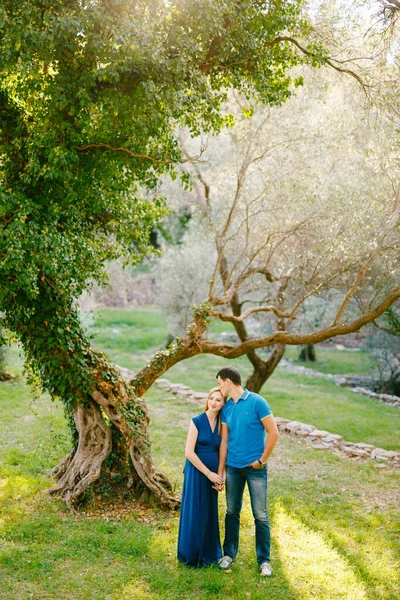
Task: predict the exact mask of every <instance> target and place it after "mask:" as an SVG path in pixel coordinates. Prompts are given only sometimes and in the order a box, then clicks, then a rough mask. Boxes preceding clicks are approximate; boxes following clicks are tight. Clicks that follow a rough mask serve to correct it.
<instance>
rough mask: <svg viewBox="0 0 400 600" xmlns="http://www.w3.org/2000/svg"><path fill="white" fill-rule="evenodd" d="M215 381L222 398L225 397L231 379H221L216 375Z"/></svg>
mask: <svg viewBox="0 0 400 600" xmlns="http://www.w3.org/2000/svg"><path fill="white" fill-rule="evenodd" d="M217 381H218V386H219V389H220V390H221V394H222V395H223V396H224V398H226V397H227V396H229V390H230V384H231V380H230V379H221V377H220V376H219V375H218V377H217Z"/></svg>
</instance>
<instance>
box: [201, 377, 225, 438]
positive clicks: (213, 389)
mask: <svg viewBox="0 0 400 600" xmlns="http://www.w3.org/2000/svg"><path fill="white" fill-rule="evenodd" d="M214 392H218V393H219V394H221V396H222V392H221V390H220V389H219V387H213V388H211V390H210V391H209V392H208V396H207V400H206V406H205V409H204V411H206V410H208V401H209V399H210V396H211V394H213V393H214ZM222 398H223V400H224V404H225V398H224V397H223V396H222ZM221 410H222V407H221ZM221 410H220V411H218V414H217V424H218V435H221Z"/></svg>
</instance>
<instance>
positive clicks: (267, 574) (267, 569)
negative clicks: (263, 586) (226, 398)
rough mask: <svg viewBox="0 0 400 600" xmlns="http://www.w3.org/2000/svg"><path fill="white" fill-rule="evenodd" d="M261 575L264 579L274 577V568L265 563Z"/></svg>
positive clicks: (261, 568) (261, 567)
mask: <svg viewBox="0 0 400 600" xmlns="http://www.w3.org/2000/svg"><path fill="white" fill-rule="evenodd" d="M260 574H261V575H262V576H263V577H271V575H272V567H271V565H270V564H269V562H265V563H263V564H262V565H261V566H260Z"/></svg>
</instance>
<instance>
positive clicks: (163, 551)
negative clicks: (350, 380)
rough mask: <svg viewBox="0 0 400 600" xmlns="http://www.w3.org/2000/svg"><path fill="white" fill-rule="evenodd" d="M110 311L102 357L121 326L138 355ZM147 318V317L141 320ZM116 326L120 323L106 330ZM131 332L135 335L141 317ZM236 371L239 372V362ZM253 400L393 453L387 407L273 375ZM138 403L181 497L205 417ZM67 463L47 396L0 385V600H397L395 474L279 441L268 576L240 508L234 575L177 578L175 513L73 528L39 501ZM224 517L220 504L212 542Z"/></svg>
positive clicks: (169, 405) (206, 364)
mask: <svg viewBox="0 0 400 600" xmlns="http://www.w3.org/2000/svg"><path fill="white" fill-rule="evenodd" d="M107 312H108V311H107ZM115 312H118V313H120V314H119V316H118V315H115V314H114V315H112V314H108V316H107V318H108V319H109V321H108V325H105V322H104V321H103V320H102V321H100V322H99V323H98V325H99V326H101V327H102V328H103V327H104V336H105V337H104V338H103V341H104V344H105V345H104V346H103V349H107V348H108V346H107V344H108V341H107V339H108V338H107V328H108V327H112V328H114V327H117V326H119V327H121V328H122V327H123V326H124V324H126V318H127V319H131V320H130V321H129V323H130V324H129V327H130V328H131V332H130V333H131V335H132V338H133V343H136V342H135V335H136V334H135V331H136V328H135V327H134V321H133V322H132V319H136V317H137V315H136V317H132V315H130V316H128V317H127V315H128V314H129V313H127V312H124V311H115ZM135 312H137V311H135ZM144 312H145V313H146V314H147V317H149V315H151V311H144ZM147 317H146V318H147ZM153 317H154V321H153V322H156V318H157V315H154V313H153ZM118 318H120V319H121V322H120V323H119V324H118V325H117V320H116V319H118ZM140 319H141V325H142V327H143V329H145V328H146V325H145V315H142V316H141V317H140ZM159 322H161V326H162V321H159ZM161 326H160V328H157V330H156V331H154V332H153V337H151V336H150V339H151V347H154V346H157V344H156V343H155V341H154V340H157V339H159V337H158V338H157V336H160V331H161ZM110 339H112V336H111V337H110ZM108 352H109V354H110V356H111V357H113V356H115V355H118V353H120V356H121V357H123V358H124V360H125V361H126V363H130V364H126V365H125V366H128V367H131V368H132V364H134V363H136V364H137V365H138V366H140V365H142V364H144V363H143V361H144V359H145V356H146V355H145V354H144V353H137V354H135V355H134V356H133V357H132V355H131V354H130V353H129V352H128V351H126V350H124V351H120V350H119V348H118V347H117V346H116V347H115V348H114V349H112V348H110V349H109V350H108ZM9 360H10V362H11V365H10V368H9V370H14V372H18V371H19V370H20V366H21V362H20V359H19V358H18V356H17V351H16V350H15V348H14V349H11V351H10V352H9ZM222 364H224V361H221V360H220V359H218V358H215V357H207V356H200V357H196V358H195V359H192V360H190V361H186V362H184V363H181V364H179V365H176V367H174V369H172V370H171V371H170V372H168V374H167V375H166V376H167V377H168V378H170V379H171V380H174V381H182V382H184V383H187V384H188V385H190V386H191V387H193V388H194V389H197V390H205V389H207V388H209V387H211V386H212V385H214V377H215V372H216V371H215V369H217V368H219V366H221V365H222ZM236 364H238V365H239V366H240V368H241V369H242V371H244V372H246V370H247V372H248V370H249V369H248V366H247V363H246V359H241V360H240V361H238V362H237V363H236ZM264 393H265V394H266V395H267V396H268V398H269V399H270V401H271V405H272V406H273V408H274V412H275V413H276V414H281V415H282V416H286V415H284V414H283V413H284V411H287V412H293V414H294V413H296V411H297V413H298V414H300V415H301V414H304V418H302V419H301V420H304V421H307V422H313V423H315V424H318V426H320V427H325V426H326V428H327V429H330V430H333V429H334V427H335V426H336V425H337V426H338V428H339V429H340V431H339V433H341V434H342V435H343V431H344V430H346V431H348V435H346V436H345V437H347V438H348V439H352V440H353V441H355V439H354V437H355V436H356V435H360V436H361V435H362V436H365V435H368V436H370V439H371V438H373V437H374V436H375V437H377V438H380V439H381V441H382V443H380V444H379V445H381V446H383V447H391V445H395V444H396V443H397V440H396V439H394V436H395V435H396V429H395V426H392V428H390V421H391V420H392V421H395V419H396V415H397V412H394V411H395V409H392V411H389V412H387V409H388V407H385V406H384V405H382V404H380V403H378V402H374V401H372V400H371V401H370V400H369V399H365V398H363V397H362V396H358V395H356V394H352V393H351V392H349V391H348V390H344V389H342V388H337V387H335V386H333V385H332V384H330V383H327V382H321V381H320V380H315V379H311V378H306V377H299V376H294V375H288V374H285V373H283V372H280V373H277V374H275V375H274V377H273V378H272V379H271V380H270V381H269V382H268V385H267V386H266V388H265V390H264ZM146 401H147V404H148V407H149V412H150V417H151V423H150V435H151V440H152V454H153V457H154V460H155V462H156V464H157V465H158V466H159V467H161V469H162V470H163V471H164V472H166V473H167V474H168V476H169V477H170V480H171V481H172V483H173V485H174V487H175V490H176V492H177V493H179V491H180V489H181V485H182V477H183V476H182V469H183V464H184V446H185V439H186V434H187V427H188V424H189V420H190V418H191V416H193V415H194V414H197V413H198V412H200V411H201V410H202V408H201V406H199V407H198V406H196V405H194V404H192V403H188V402H185V401H183V400H177V399H176V398H175V397H172V396H171V395H169V394H166V393H161V392H160V391H159V390H157V389H156V388H154V389H151V390H150V391H149V393H148V394H147V395H146ZM357 402H358V404H357ZM364 407H365V409H364ZM346 411H350V412H346ZM341 413H343V414H341ZM398 413H400V411H398ZM351 415H358V417H355V416H354V418H353V417H352V416H351ZM293 418H294V417H293ZM298 418H300V417H298ZM324 419H325V421H324ZM317 421H318V423H317ZM373 421H375V429H376V432H375V433H374V431H373V428H372V423H373ZM323 423H326V425H324V424H323ZM397 423H398V421H397ZM352 427H353V428H354V429H353V430H352V429H351V428H352ZM346 428H348V429H346ZM397 437H398V435H397ZM363 441H367V440H365V439H364V440H363ZM68 450H69V438H68V432H67V429H66V425H65V421H64V417H63V410H62V407H61V406H60V404H58V403H52V402H51V401H50V400H49V399H48V397H47V396H42V397H40V398H38V399H35V400H33V399H32V396H31V393H30V390H29V389H28V388H27V387H26V386H25V385H24V382H23V380H22V378H19V379H17V380H15V381H14V382H12V383H10V382H7V383H2V384H0V581H1V584H0V599H1V600H28V599H34V600H123V599H124V600H138V599H140V600H143V599H150V600H159V599H160V600H175V599H177V600H184V599H185V600H197V599H199V600H205V599H207V600H209V599H210V598H213V599H215V600H222V599H224V600H226V599H228V598H229V599H232V600H243V599H246V598H250V599H251V600H253V599H254V600H261V599H262V600H265V598H268V600H310V599H312V598H315V599H317V600H336V599H337V600H364V599H365V600H397V599H398V598H399V597H400V584H399V579H398V567H399V558H400V556H399V555H400V551H399V548H400V544H399V541H400V516H399V511H398V503H399V492H398V490H399V487H400V485H399V484H400V481H399V480H400V476H399V472H398V471H393V470H391V469H390V468H388V467H386V468H383V469H378V468H377V467H376V466H375V464H374V463H373V462H371V461H370V462H365V463H363V462H356V461H351V460H345V459H340V458H338V457H336V456H334V455H332V454H330V453H329V452H327V451H324V450H315V449H312V448H310V447H307V446H305V445H303V444H302V443H301V442H300V441H299V440H298V439H296V438H291V437H286V436H281V438H280V441H279V444H278V446H277V448H276V449H275V451H274V454H273V456H272V458H271V459H270V461H269V471H270V475H269V507H270V516H271V523H272V540H273V545H272V564H273V568H274V575H273V577H272V578H270V579H268V580H263V579H261V578H260V577H259V575H258V572H257V567H256V562H255V552H254V531H253V529H254V526H253V519H252V515H251V511H250V507H249V499H248V496H247V495H246V496H245V502H244V507H243V512H242V522H241V539H240V549H239V555H238V558H237V561H236V562H235V565H234V567H233V569H232V571H231V572H230V573H222V572H220V571H218V569H216V568H208V569H199V570H196V569H190V568H186V567H184V566H182V565H180V564H179V563H178V562H177V560H176V542H177V532H178V515H177V514H176V513H173V514H165V513H162V512H160V511H158V510H156V509H148V510H146V511H143V510H139V507H134V508H133V509H132V510H128V508H129V507H126V509H127V510H126V512H121V511H113V509H112V507H111V506H110V512H109V513H108V514H106V515H104V516H99V515H92V516H84V515H82V516H76V515H73V514H71V513H70V512H69V511H68V510H67V508H66V507H65V505H64V504H63V503H61V502H60V501H58V500H57V499H54V498H52V497H50V496H48V495H47V494H46V493H45V490H46V488H48V487H49V486H50V485H51V480H50V479H49V475H48V473H49V470H50V468H51V467H52V466H54V465H55V464H57V461H58V460H60V459H61V458H62V457H63V456H64V455H65V453H66V452H67V451H68ZM224 506H225V505H224V497H223V495H221V497H220V516H221V529H223V525H222V521H223V513H224Z"/></svg>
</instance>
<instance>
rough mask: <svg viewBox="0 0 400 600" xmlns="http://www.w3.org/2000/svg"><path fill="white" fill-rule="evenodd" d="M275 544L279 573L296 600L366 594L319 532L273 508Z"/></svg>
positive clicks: (352, 598) (358, 599)
mask: <svg viewBox="0 0 400 600" xmlns="http://www.w3.org/2000/svg"><path fill="white" fill-rule="evenodd" d="M274 527H275V530H276V534H275V541H276V543H277V546H278V549H279V555H280V558H281V560H282V564H283V573H284V575H285V577H286V578H287V579H288V581H289V583H290V586H291V588H292V589H293V590H295V592H296V596H297V598H298V599H299V600H303V599H304V600H309V599H310V598H318V600H336V599H337V600H363V599H367V597H368V596H367V592H366V590H365V587H364V585H363V583H362V582H361V581H360V580H359V578H358V577H357V575H356V573H355V572H354V570H353V569H352V568H351V566H350V565H349V564H348V563H347V562H346V560H345V559H344V558H343V556H341V555H340V554H339V553H338V552H337V550H335V549H334V548H333V547H332V546H331V545H330V544H329V543H328V542H327V541H326V540H325V539H324V538H323V537H322V536H321V535H320V534H319V533H317V532H315V531H312V530H311V529H310V528H308V527H307V526H305V525H304V524H303V523H301V521H299V520H298V519H296V518H294V517H293V516H292V515H290V514H289V513H288V512H286V511H285V509H284V508H283V507H282V506H280V505H277V506H276V507H275V514H274Z"/></svg>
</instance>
